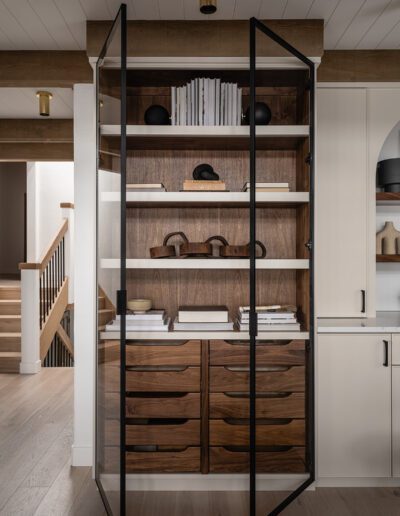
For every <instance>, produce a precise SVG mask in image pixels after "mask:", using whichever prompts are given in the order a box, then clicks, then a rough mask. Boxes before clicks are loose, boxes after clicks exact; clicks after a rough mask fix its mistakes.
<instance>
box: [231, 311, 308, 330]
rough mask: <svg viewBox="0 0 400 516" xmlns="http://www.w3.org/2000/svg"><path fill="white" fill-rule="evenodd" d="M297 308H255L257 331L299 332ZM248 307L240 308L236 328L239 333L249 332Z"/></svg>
mask: <svg viewBox="0 0 400 516" xmlns="http://www.w3.org/2000/svg"><path fill="white" fill-rule="evenodd" d="M296 312H297V308H296V307H295V306H291V305H272V306H257V307H256V313H257V327H258V331H259V332H262V331H300V324H299V323H298V321H297V316H296ZM249 323H250V307H249V306H240V307H239V317H238V326H239V330H240V331H246V332H248V331H249Z"/></svg>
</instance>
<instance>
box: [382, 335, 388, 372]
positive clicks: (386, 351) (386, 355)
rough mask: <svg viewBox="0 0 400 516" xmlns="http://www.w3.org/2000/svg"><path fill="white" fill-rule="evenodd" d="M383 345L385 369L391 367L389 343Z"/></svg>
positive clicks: (385, 342)
mask: <svg viewBox="0 0 400 516" xmlns="http://www.w3.org/2000/svg"><path fill="white" fill-rule="evenodd" d="M383 345H384V346H385V360H384V362H383V367H389V341H388V340H384V341H383Z"/></svg>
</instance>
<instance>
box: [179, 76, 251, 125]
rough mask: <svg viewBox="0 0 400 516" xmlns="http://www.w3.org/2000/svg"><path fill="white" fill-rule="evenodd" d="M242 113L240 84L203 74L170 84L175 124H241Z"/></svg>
mask: <svg viewBox="0 0 400 516" xmlns="http://www.w3.org/2000/svg"><path fill="white" fill-rule="evenodd" d="M241 117H242V90H241V88H239V87H238V85H237V84H234V83H225V82H221V79H207V78H204V77H202V78H197V79H193V80H192V81H190V82H189V83H188V84H186V85H185V86H180V87H176V86H172V88H171V124H172V125H241V121H242V120H241Z"/></svg>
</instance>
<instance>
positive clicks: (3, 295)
mask: <svg viewBox="0 0 400 516" xmlns="http://www.w3.org/2000/svg"><path fill="white" fill-rule="evenodd" d="M0 299H21V289H20V288H13V287H1V288H0Z"/></svg>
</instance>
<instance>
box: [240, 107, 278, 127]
mask: <svg viewBox="0 0 400 516" xmlns="http://www.w3.org/2000/svg"><path fill="white" fill-rule="evenodd" d="M271 117H272V114H271V110H270V109H269V107H268V106H267V104H266V103H265V102H256V106H255V112H254V118H255V122H256V125H268V124H269V123H270V122H271ZM245 122H246V124H247V125H249V124H250V106H249V107H248V108H247V111H246V114H245Z"/></svg>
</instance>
